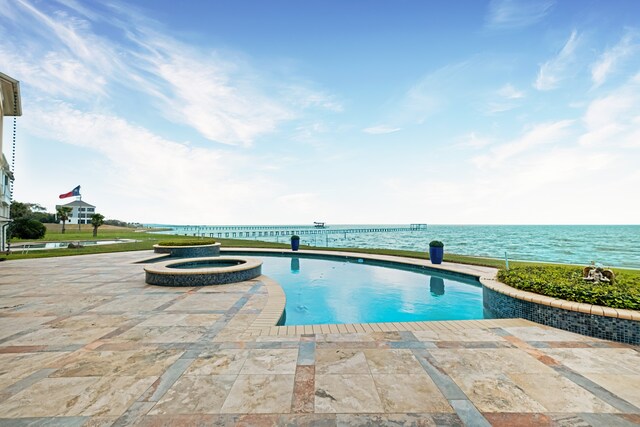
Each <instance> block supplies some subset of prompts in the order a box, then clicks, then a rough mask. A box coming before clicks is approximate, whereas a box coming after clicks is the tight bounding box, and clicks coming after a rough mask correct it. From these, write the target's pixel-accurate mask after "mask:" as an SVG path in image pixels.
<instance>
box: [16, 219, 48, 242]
mask: <svg viewBox="0 0 640 427" xmlns="http://www.w3.org/2000/svg"><path fill="white" fill-rule="evenodd" d="M46 232H47V228H46V227H45V226H44V224H42V223H41V222H40V221H38V220H36V219H31V218H27V217H23V218H18V219H16V220H14V221H13V222H12V223H11V224H10V225H9V230H8V234H9V236H10V237H17V238H18V239H42V238H43V237H44V235H45V233H46Z"/></svg>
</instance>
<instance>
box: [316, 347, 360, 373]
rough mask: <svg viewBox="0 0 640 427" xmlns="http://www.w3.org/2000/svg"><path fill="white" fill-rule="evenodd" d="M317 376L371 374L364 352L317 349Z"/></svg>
mask: <svg viewBox="0 0 640 427" xmlns="http://www.w3.org/2000/svg"><path fill="white" fill-rule="evenodd" d="M316 373H317V374H369V373H370V370H369V365H368V364H367V359H366V357H365V354H364V352H363V351H362V350H352V349H316Z"/></svg>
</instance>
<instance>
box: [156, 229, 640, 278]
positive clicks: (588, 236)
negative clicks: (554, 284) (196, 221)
mask: <svg viewBox="0 0 640 427" xmlns="http://www.w3.org/2000/svg"><path fill="white" fill-rule="evenodd" d="M149 225H152V226H155V227H168V228H171V229H172V230H171V231H168V232H164V233H166V234H181V235H183V234H186V235H205V236H210V235H212V233H213V235H212V237H218V232H219V230H214V229H213V227H215V226H204V225H203V226H193V225H189V226H176V225H166V224H165V225H163V224H149ZM228 227H229V228H225V230H224V232H223V233H222V236H220V237H225V233H226V232H231V233H232V232H233V226H228ZM240 227H242V228H240ZM246 227H250V226H238V227H236V229H237V230H240V229H242V230H246V229H247V228H246ZM256 227H259V226H256ZM296 227H305V228H306V229H309V227H308V226H295V225H283V226H281V230H295V229H296ZM327 227H328V229H329V230H333V231H338V230H344V229H371V228H390V227H408V225H406V224H405V225H398V224H367V225H362V224H358V225H349V224H341V225H327ZM231 236H232V235H231V234H229V236H228V237H231ZM236 238H237V237H236ZM245 238H249V239H251V240H265V241H272V242H275V241H279V242H288V241H289V238H288V236H287V235H282V236H261V237H253V236H252V237H245ZM300 238H301V244H303V245H311V246H318V247H326V246H332V247H357V248H388V249H407V250H412V251H428V246H429V242H430V241H431V240H441V241H442V242H443V243H444V245H445V253H454V254H460V255H475V256H483V257H491V258H501V259H504V257H505V252H506V254H507V256H508V258H509V259H510V260H526V261H544V262H554V263H567V264H579V265H588V264H590V263H591V262H592V261H594V262H596V263H598V264H602V265H604V266H609V267H626V268H637V269H640V225H428V226H427V227H426V230H419V231H400V232H377V233H345V234H343V233H337V234H328V235H323V234H311V235H309V234H302V235H301V236H300Z"/></svg>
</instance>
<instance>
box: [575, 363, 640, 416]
mask: <svg viewBox="0 0 640 427" xmlns="http://www.w3.org/2000/svg"><path fill="white" fill-rule="evenodd" d="M584 376H585V377H587V378H588V379H590V380H591V381H593V382H594V383H596V384H598V385H600V386H601V387H604V388H605V389H607V390H609V391H610V392H611V393H613V394H615V395H617V396H618V397H620V398H622V399H624V400H626V401H627V402H629V403H631V404H632V405H635V406H637V407H639V408H640V367H638V374H635V375H624V376H621V375H615V374H592V373H587V374H584Z"/></svg>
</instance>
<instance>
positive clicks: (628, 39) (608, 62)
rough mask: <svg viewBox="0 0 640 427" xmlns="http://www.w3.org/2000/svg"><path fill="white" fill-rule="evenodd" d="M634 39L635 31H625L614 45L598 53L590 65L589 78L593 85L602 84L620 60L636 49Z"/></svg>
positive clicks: (636, 45)
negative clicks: (600, 53)
mask: <svg viewBox="0 0 640 427" xmlns="http://www.w3.org/2000/svg"><path fill="white" fill-rule="evenodd" d="M635 39H636V34H635V33H633V32H627V34H625V35H624V36H623V37H622V39H621V40H620V41H619V42H618V43H617V44H616V45H615V46H613V47H612V48H610V49H607V50H606V51H605V52H603V53H602V55H600V57H599V58H598V60H597V61H596V62H595V63H594V64H593V65H592V66H591V78H592V80H593V83H594V85H595V86H600V85H601V84H603V83H604V82H605V80H606V79H607V77H608V76H609V75H610V74H611V73H612V72H614V71H615V68H616V66H617V65H618V64H619V63H620V62H622V61H623V60H624V59H625V58H627V57H629V56H630V55H632V54H633V53H634V52H636V51H637V50H638V47H639V45H638V44H637V43H636V41H635Z"/></svg>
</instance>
